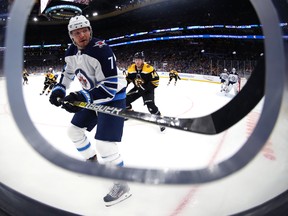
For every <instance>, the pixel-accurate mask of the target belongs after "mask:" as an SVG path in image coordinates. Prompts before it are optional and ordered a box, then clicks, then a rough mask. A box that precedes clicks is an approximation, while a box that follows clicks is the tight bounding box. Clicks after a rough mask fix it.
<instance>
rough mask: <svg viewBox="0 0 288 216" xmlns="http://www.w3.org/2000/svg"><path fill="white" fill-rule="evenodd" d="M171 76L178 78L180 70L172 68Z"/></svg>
mask: <svg viewBox="0 0 288 216" xmlns="http://www.w3.org/2000/svg"><path fill="white" fill-rule="evenodd" d="M169 77H172V78H176V77H177V78H178V77H179V75H178V72H177V71H176V70H171V71H170V72H169Z"/></svg>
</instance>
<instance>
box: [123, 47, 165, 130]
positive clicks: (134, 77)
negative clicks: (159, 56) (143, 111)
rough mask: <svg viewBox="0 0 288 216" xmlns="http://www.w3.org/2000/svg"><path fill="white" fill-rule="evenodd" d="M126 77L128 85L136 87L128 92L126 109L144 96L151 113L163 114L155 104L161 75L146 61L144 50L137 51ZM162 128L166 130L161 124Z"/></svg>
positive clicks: (130, 107)
mask: <svg viewBox="0 0 288 216" xmlns="http://www.w3.org/2000/svg"><path fill="white" fill-rule="evenodd" d="M126 79H127V82H128V85H129V83H133V84H134V87H133V88H132V89H131V90H130V91H129V92H128V93H127V97H126V109H128V110H132V105H131V103H133V102H134V101H135V100H137V99H138V98H140V97H142V98H143V101H144V105H146V106H147V108H148V110H149V112H150V113H151V114H156V115H161V113H160V111H159V109H158V107H157V106H156V105H155V94H154V89H155V88H157V87H158V85H159V76H158V74H157V72H156V71H155V69H154V68H153V66H151V65H149V64H147V63H146V62H144V53H143V52H137V53H136V54H135V55H134V63H133V64H131V65H130V66H129V67H128V70H127V76H126ZM160 130H161V131H164V130H165V127H162V126H161V127H160Z"/></svg>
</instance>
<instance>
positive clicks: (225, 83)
mask: <svg viewBox="0 0 288 216" xmlns="http://www.w3.org/2000/svg"><path fill="white" fill-rule="evenodd" d="M228 76H229V73H228V70H227V69H226V68H224V70H223V72H222V73H220V75H219V78H220V82H221V90H220V91H221V92H222V91H225V90H226V88H227V86H228Z"/></svg>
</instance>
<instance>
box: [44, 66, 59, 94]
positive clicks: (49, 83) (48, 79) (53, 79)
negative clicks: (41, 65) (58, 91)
mask: <svg viewBox="0 0 288 216" xmlns="http://www.w3.org/2000/svg"><path fill="white" fill-rule="evenodd" d="M57 77H58V75H54V74H53V69H52V68H49V70H48V71H47V72H46V74H45V80H44V87H43V90H42V92H41V93H40V95H43V94H44V92H45V91H46V89H47V88H48V91H47V92H46V94H45V95H48V94H49V93H50V92H51V90H52V88H53V87H54V85H55V84H56V83H57Z"/></svg>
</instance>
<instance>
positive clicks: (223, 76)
mask: <svg viewBox="0 0 288 216" xmlns="http://www.w3.org/2000/svg"><path fill="white" fill-rule="evenodd" d="M228 75H229V74H228V73H226V72H222V73H221V74H220V75H219V77H220V79H221V81H226V80H228Z"/></svg>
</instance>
